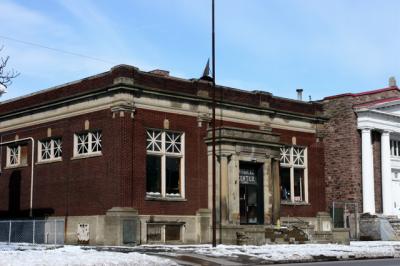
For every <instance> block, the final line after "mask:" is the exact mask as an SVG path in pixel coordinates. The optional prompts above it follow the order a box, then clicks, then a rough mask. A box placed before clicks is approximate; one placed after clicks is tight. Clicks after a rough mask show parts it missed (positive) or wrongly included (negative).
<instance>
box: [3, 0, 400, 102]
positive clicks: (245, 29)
mask: <svg viewBox="0 0 400 266" xmlns="http://www.w3.org/2000/svg"><path fill="white" fill-rule="evenodd" d="M399 12H400V1H398V0H393V1H391V0H323V1H322V0H315V1H313V0H216V35H217V40H216V47H217V51H216V53H217V57H216V63H217V67H216V72H217V75H216V76H217V83H218V84H221V85H226V86H231V87H236V88H240V89H246V90H265V91H269V92H272V93H273V94H274V95H277V96H283V97H288V98H295V97H296V92H295V90H296V88H303V89H304V94H305V97H307V99H308V95H311V96H312V99H313V100H316V99H321V98H323V97H325V96H329V95H334V94H339V93H344V92H360V91H365V90H372V89H378V88H383V87H386V86H387V83H388V81H387V80H388V78H389V76H398V79H399V81H400V22H399V19H398V17H399ZM0 25H1V26H0V45H4V49H3V51H2V52H1V55H2V56H5V55H10V57H11V58H10V61H9V67H12V68H14V69H15V70H17V71H19V72H20V73H21V75H20V76H19V77H18V78H17V79H16V80H15V82H14V83H13V84H12V85H11V87H10V88H9V89H8V93H6V94H5V95H3V96H2V98H1V100H5V99H10V98H13V97H16V96H21V95H24V94H27V93H31V92H35V91H38V90H40V89H45V88H48V87H51V86H55V85H60V84H62V83H66V82H70V81H73V80H77V79H80V78H84V77H87V76H90V75H93V74H97V73H100V72H103V71H107V70H109V69H110V68H111V67H112V66H113V65H117V64H130V65H134V66H136V67H139V68H140V69H142V70H145V71H149V70H152V69H156V68H159V69H165V70H169V71H170V72H171V75H173V76H178V77H183V78H198V77H200V76H201V74H202V71H203V68H204V65H205V63H206V61H207V59H208V58H209V57H210V55H211V40H210V36H211V34H210V32H211V0H127V1H122V0H115V1H107V0H102V1H99V0H97V1H88V0H85V1H84V0H80V1H73V0H69V1H67V0H66V1H62V0H48V1H46V0H41V1H30V0H27V1H23V0H18V1H7V0H0ZM16 40H18V41H16ZM27 42H28V43H31V44H27ZM34 44H38V45H42V46H46V47H50V48H54V49H58V50H62V51H66V52H69V53H74V54H80V55H82V56H75V55H71V54H67V53H61V52H58V51H54V50H49V49H45V48H42V47H38V46H35V45H34ZM83 56H86V57H83ZM87 57H93V58H97V59H101V60H102V61H100V60H92V59H89V58H87Z"/></svg>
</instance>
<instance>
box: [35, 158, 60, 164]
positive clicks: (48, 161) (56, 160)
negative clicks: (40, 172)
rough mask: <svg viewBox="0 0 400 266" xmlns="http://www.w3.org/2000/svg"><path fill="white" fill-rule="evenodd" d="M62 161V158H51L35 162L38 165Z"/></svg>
mask: <svg viewBox="0 0 400 266" xmlns="http://www.w3.org/2000/svg"><path fill="white" fill-rule="evenodd" d="M58 162H62V159H53V160H44V161H38V162H36V163H35V164H36V165H40V164H48V163H58Z"/></svg>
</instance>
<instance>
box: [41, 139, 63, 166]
mask: <svg viewBox="0 0 400 266" xmlns="http://www.w3.org/2000/svg"><path fill="white" fill-rule="evenodd" d="M38 144H39V145H38V161H39V162H45V161H53V160H61V157H62V141H61V138H53V139H45V140H41V141H39V143H38Z"/></svg>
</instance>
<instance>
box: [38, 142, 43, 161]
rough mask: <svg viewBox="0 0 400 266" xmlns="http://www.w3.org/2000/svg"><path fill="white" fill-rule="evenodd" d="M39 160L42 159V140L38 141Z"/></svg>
mask: <svg viewBox="0 0 400 266" xmlns="http://www.w3.org/2000/svg"><path fill="white" fill-rule="evenodd" d="M37 147H38V148H37V161H38V162H40V161H41V160H42V142H41V141H39V140H38V142H37Z"/></svg>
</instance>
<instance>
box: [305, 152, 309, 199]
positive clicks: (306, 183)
mask: <svg viewBox="0 0 400 266" xmlns="http://www.w3.org/2000/svg"><path fill="white" fill-rule="evenodd" d="M304 166H305V168H304V194H305V195H304V197H305V199H304V201H305V202H307V203H308V149H304Z"/></svg>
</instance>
